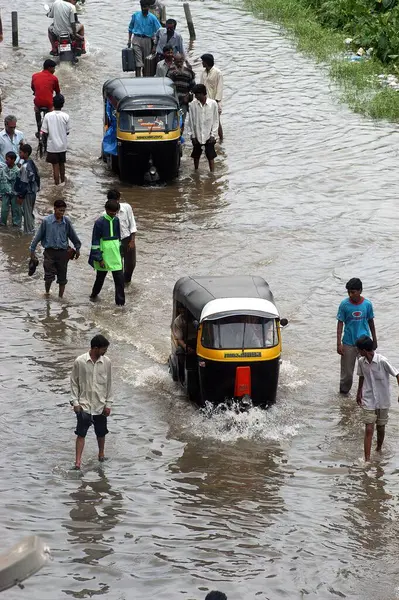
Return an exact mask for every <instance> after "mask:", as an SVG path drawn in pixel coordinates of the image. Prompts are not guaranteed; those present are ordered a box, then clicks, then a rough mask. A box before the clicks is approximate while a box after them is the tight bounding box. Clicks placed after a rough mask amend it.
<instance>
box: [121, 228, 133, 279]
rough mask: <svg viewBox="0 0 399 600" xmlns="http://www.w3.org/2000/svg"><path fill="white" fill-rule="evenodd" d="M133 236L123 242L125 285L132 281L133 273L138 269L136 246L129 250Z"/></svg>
mask: <svg viewBox="0 0 399 600" xmlns="http://www.w3.org/2000/svg"><path fill="white" fill-rule="evenodd" d="M130 240H131V236H129V237H126V238H123V240H122V256H123V265H124V277H125V283H130V282H131V280H132V275H133V271H134V269H135V268H136V246H135V247H134V248H129V242H130Z"/></svg>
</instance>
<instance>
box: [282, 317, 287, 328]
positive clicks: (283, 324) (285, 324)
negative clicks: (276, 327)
mask: <svg viewBox="0 0 399 600" xmlns="http://www.w3.org/2000/svg"><path fill="white" fill-rule="evenodd" d="M287 325H288V319H280V327H287Z"/></svg>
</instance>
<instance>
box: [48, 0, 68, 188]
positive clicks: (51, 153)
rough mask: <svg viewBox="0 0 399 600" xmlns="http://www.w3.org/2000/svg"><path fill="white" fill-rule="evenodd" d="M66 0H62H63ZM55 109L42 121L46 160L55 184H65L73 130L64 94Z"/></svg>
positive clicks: (57, 99)
mask: <svg viewBox="0 0 399 600" xmlns="http://www.w3.org/2000/svg"><path fill="white" fill-rule="evenodd" d="M63 1H64V0H62V2H63ZM53 103H54V110H53V111H52V112H49V113H47V114H46V115H45V117H44V119H43V123H42V129H41V131H42V133H43V134H45V135H46V138H47V144H45V146H46V147H47V157H46V162H48V163H50V164H51V165H52V166H53V177H54V183H55V185H59V184H60V181H61V185H64V184H65V163H66V151H67V148H68V135H69V132H70V130H71V127H70V124H69V115H67V113H65V112H61V110H62V107H63V106H64V103H65V99H64V96H63V95H62V94H57V95H56V96H54V100H53Z"/></svg>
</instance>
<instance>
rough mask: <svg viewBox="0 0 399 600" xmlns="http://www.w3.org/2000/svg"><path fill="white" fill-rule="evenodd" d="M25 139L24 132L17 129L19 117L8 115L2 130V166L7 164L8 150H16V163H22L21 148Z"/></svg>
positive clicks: (0, 160)
mask: <svg viewBox="0 0 399 600" xmlns="http://www.w3.org/2000/svg"><path fill="white" fill-rule="evenodd" d="M23 141H24V134H23V133H22V131H19V129H17V117H14V115H7V116H6V118H5V119H4V129H3V130H2V131H0V168H1V167H5V166H6V154H7V152H15V154H16V156H17V161H16V164H17V165H18V164H19V163H20V158H19V149H20V147H21V145H22V144H23Z"/></svg>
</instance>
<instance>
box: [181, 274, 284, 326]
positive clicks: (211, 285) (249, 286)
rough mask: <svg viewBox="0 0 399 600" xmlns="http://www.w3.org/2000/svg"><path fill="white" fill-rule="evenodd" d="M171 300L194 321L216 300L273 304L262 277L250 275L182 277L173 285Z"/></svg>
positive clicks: (271, 296)
mask: <svg viewBox="0 0 399 600" xmlns="http://www.w3.org/2000/svg"><path fill="white" fill-rule="evenodd" d="M173 298H174V301H175V302H180V303H181V304H183V305H184V306H185V307H186V308H188V310H189V311H190V312H191V314H192V315H193V316H194V317H195V318H196V319H199V318H200V316H201V312H202V309H203V308H204V306H205V305H206V304H208V302H210V301H211V300H216V299H217V298H263V299H264V300H269V302H272V303H273V304H274V298H273V294H272V293H271V291H270V288H269V285H268V283H267V282H266V281H265V280H264V279H263V277H252V276H251V275H238V276H221V277H195V276H194V277H182V278H181V279H179V280H178V281H177V282H176V283H175V287H174V290H173Z"/></svg>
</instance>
